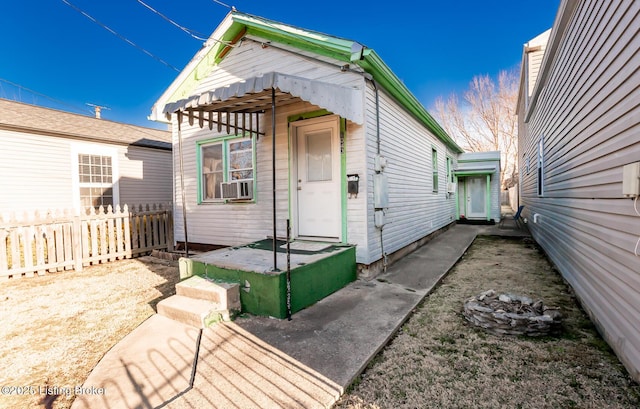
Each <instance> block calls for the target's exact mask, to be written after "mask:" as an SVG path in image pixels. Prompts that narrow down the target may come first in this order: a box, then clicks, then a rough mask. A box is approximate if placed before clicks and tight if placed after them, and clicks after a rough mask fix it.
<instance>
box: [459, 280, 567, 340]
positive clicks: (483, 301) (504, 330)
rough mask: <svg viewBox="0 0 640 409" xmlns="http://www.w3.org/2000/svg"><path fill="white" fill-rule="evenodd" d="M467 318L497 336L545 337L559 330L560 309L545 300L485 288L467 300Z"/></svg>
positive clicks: (465, 312)
mask: <svg viewBox="0 0 640 409" xmlns="http://www.w3.org/2000/svg"><path fill="white" fill-rule="evenodd" d="M463 315H464V317H465V318H466V319H467V321H469V322H471V323H472V324H474V325H476V326H479V327H481V328H484V329H485V330H486V331H488V332H491V333H494V334H497V335H525V336H529V337H541V336H545V335H550V334H553V333H556V332H558V331H559V329H560V326H561V325H562V314H561V313H560V310H559V308H555V307H547V306H545V305H544V304H543V302H542V300H538V301H535V302H534V301H533V300H532V299H531V298H529V297H523V296H519V295H513V294H497V293H496V292H495V291H494V290H488V291H485V292H483V293H481V294H479V295H476V296H474V297H471V298H469V299H468V300H467V301H466V302H465V303H464V309H463Z"/></svg>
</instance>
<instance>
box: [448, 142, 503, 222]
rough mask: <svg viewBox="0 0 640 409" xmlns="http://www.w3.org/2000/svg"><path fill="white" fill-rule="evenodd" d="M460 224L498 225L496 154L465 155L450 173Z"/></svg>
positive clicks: (497, 166) (498, 170)
mask: <svg viewBox="0 0 640 409" xmlns="http://www.w3.org/2000/svg"><path fill="white" fill-rule="evenodd" d="M453 175H454V178H455V181H456V184H455V186H457V195H458V196H457V202H456V203H457V206H456V216H457V219H458V220H460V221H463V220H464V221H469V222H472V223H474V222H483V221H488V222H491V221H493V222H499V221H500V152H499V151H495V152H468V153H463V154H461V155H460V156H459V157H458V167H457V169H455V170H454V171H453Z"/></svg>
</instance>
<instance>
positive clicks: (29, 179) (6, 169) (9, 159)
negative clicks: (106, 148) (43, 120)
mask: <svg viewBox="0 0 640 409" xmlns="http://www.w3.org/2000/svg"><path fill="white" fill-rule="evenodd" d="M0 146H2V149H0V213H9V212H19V213H22V212H25V211H29V212H30V211H33V210H40V211H46V210H47V209H65V208H67V209H68V208H72V207H75V206H74V202H73V197H74V194H73V190H72V189H73V186H72V175H73V172H76V173H77V167H76V168H73V169H72V160H71V148H70V143H69V141H68V140H65V139H63V138H52V137H47V136H43V135H34V134H28V133H22V132H12V131H5V130H0Z"/></svg>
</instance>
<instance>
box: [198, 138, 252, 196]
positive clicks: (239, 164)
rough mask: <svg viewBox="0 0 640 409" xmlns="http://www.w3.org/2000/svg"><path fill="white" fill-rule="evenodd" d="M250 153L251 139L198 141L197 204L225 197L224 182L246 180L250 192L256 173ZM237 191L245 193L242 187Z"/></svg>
mask: <svg viewBox="0 0 640 409" xmlns="http://www.w3.org/2000/svg"><path fill="white" fill-rule="evenodd" d="M253 150H254V146H253V140H252V139H250V138H227V139H218V140H213V141H200V142H198V155H199V157H200V169H199V179H200V183H199V189H200V191H199V197H200V201H201V202H216V201H221V200H223V199H225V198H228V196H225V195H224V194H223V193H224V192H223V190H222V189H223V183H229V182H234V181H238V182H242V181H245V182H249V185H250V186H251V187H250V189H252V188H253V179H254V171H255V161H254V154H253ZM236 189H237V188H236ZM240 190H241V193H245V194H246V193H247V192H246V191H244V192H242V190H244V188H242V187H241V188H240Z"/></svg>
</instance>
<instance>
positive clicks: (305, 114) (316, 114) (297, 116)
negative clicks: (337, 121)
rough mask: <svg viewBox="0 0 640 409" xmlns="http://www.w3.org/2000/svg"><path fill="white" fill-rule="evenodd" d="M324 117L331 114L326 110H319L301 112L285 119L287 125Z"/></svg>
mask: <svg viewBox="0 0 640 409" xmlns="http://www.w3.org/2000/svg"><path fill="white" fill-rule="evenodd" d="M326 115H333V112H329V111H327V110H326V109H319V110H317V111H310V112H303V113H301V114H295V115H289V116H288V117H287V123H291V122H296V121H303V120H305V119H312V118H318V117H321V116H326Z"/></svg>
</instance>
